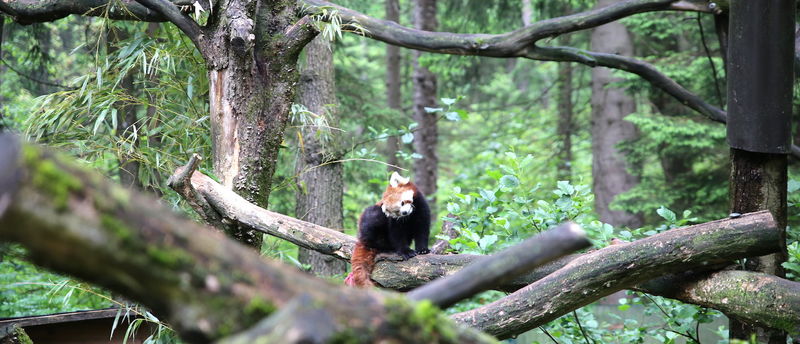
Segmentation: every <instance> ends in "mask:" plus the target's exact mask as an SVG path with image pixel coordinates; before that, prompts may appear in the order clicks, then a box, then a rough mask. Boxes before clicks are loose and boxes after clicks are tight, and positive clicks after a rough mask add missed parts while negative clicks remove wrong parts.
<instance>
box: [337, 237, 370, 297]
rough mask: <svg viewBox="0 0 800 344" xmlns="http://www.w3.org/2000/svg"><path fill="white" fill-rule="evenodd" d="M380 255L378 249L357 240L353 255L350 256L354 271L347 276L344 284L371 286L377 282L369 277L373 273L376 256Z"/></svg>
mask: <svg viewBox="0 0 800 344" xmlns="http://www.w3.org/2000/svg"><path fill="white" fill-rule="evenodd" d="M377 255H378V251H377V250H373V249H371V248H369V247H367V246H366V245H364V244H362V243H361V242H360V241H359V242H356V247H355V249H353V256H352V257H351V258H350V264H351V265H352V266H353V269H352V271H351V272H350V274H349V275H347V278H345V279H344V284H346V285H349V286H351V287H371V286H374V285H375V283H373V282H372V280H370V279H369V275H370V274H372V268H374V267H375V256H377Z"/></svg>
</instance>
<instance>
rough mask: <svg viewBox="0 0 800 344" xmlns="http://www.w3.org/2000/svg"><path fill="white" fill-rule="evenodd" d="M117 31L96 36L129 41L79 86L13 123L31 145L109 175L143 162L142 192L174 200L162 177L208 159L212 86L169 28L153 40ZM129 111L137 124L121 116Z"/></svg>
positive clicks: (135, 31)
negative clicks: (63, 152)
mask: <svg viewBox="0 0 800 344" xmlns="http://www.w3.org/2000/svg"><path fill="white" fill-rule="evenodd" d="M115 25H116V26H112V27H109V28H106V27H104V26H101V27H99V28H95V30H102V31H101V32H106V33H108V34H109V35H112V34H119V35H123V36H124V34H125V33H130V32H132V34H130V38H128V39H123V40H121V41H119V42H115V43H110V44H111V45H109V49H108V53H106V54H103V53H98V54H97V55H96V58H97V59H96V62H95V63H93V64H94V66H92V67H90V69H88V70H87V73H85V74H83V75H80V76H77V77H75V78H72V79H71V81H70V83H69V84H70V85H72V86H73V87H74V88H71V89H67V90H62V91H58V92H54V93H50V94H47V95H44V96H42V97H39V98H36V99H35V100H34V102H33V103H32V104H30V108H29V109H26V110H20V111H18V112H17V111H15V112H10V116H9V117H10V118H11V120H12V121H13V122H14V123H19V128H20V129H21V130H23V131H24V132H25V133H26V134H27V135H28V136H30V137H31V138H32V139H34V140H36V141H39V142H46V143H48V144H50V145H53V146H61V147H63V148H64V149H67V151H68V152H69V153H71V154H73V155H75V156H76V157H79V158H80V159H81V160H83V161H84V162H86V163H88V164H90V165H91V166H93V167H95V168H100V169H101V170H103V171H104V172H105V173H106V174H107V175H109V176H111V177H116V176H117V175H118V174H119V173H120V172H118V163H117V162H118V161H121V160H127V161H135V162H138V163H140V164H141V165H142V167H141V168H140V169H139V171H138V175H137V177H138V178H139V180H140V181H141V183H142V186H143V187H145V188H152V189H158V190H160V191H161V192H162V193H169V194H172V193H171V191H170V190H168V189H167V188H166V187H165V186H164V185H163V184H162V183H163V178H164V176H167V175H169V174H171V172H172V171H173V170H174V168H175V167H177V166H179V165H182V164H183V162H184V161H185V160H186V159H187V157H188V156H190V155H191V153H199V154H201V155H202V156H210V140H209V133H208V115H207V113H208V101H207V89H208V85H207V81H206V78H205V77H200V78H198V77H197V75H204V74H205V72H204V71H203V65H202V64H201V63H200V59H199V56H198V55H197V53H196V52H194V48H192V47H191V45H187V44H189V43H188V42H186V41H183V40H181V39H178V37H179V36H178V35H179V33H177V32H175V31H174V30H173V29H171V28H169V29H167V28H165V29H164V30H163V31H159V32H157V33H156V35H158V36H153V37H151V36H148V35H146V34H145V30H144V26H142V25H132V24H115ZM159 37H163V38H166V39H159ZM100 48H101V46H98V49H100ZM126 80H130V82H132V85H131V86H125V85H124V83H125V82H126ZM128 108H132V111H133V117H132V120H131V118H125V115H124V113H123V111H124V110H123V109H128ZM129 120H131V121H130V122H128V121H129ZM187 128H195V129H194V130H187ZM172 195H174V194H172ZM173 197H174V196H173ZM174 200H177V198H174Z"/></svg>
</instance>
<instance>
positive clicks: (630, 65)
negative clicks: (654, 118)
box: [525, 47, 727, 123]
mask: <svg viewBox="0 0 800 344" xmlns="http://www.w3.org/2000/svg"><path fill="white" fill-rule="evenodd" d="M525 57H527V58H530V59H534V60H541V61H566V62H578V63H581V64H584V65H587V66H589V67H598V66H599V67H608V68H614V69H619V70H624V71H626V72H630V73H633V74H636V75H638V76H640V77H641V78H642V79H645V80H647V81H649V82H650V83H651V84H652V85H653V86H656V87H658V88H660V89H662V90H663V91H664V92H667V93H668V94H669V95H671V96H673V97H675V99H677V100H678V101H680V102H681V103H683V104H684V105H686V106H688V107H689V108H691V109H693V110H695V111H697V112H699V113H701V114H703V115H705V116H706V117H708V118H709V119H711V120H713V121H716V122H720V123H725V121H726V117H727V115H726V114H725V111H722V110H720V109H719V108H717V107H715V106H713V105H711V104H709V103H706V102H705V101H703V100H702V99H701V98H700V97H698V96H697V95H695V94H694V93H691V92H689V90H687V89H685V88H683V86H681V85H680V84H678V83H677V82H675V80H672V79H670V78H669V77H667V76H666V75H664V74H662V73H661V72H659V71H658V70H657V69H656V68H655V67H653V66H652V65H651V64H649V63H647V62H644V61H640V60H637V59H634V58H631V57H626V56H621V55H615V54H606V53H598V52H592V51H588V50H583V49H577V48H572V47H534V48H533V49H530V50H529V51H528V52H527V53H526V56H525Z"/></svg>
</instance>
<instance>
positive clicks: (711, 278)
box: [634, 270, 800, 339]
mask: <svg viewBox="0 0 800 344" xmlns="http://www.w3.org/2000/svg"><path fill="white" fill-rule="evenodd" d="M634 289H635V290H640V291H644V292H646V293H649V294H653V295H659V296H664V297H669V298H673V299H677V300H681V301H684V302H688V303H693V304H696V305H700V306H704V307H711V308H714V309H717V310H720V311H722V312H723V313H725V314H728V315H732V314H737V315H742V314H746V317H745V318H746V319H747V321H749V322H752V323H755V324H758V325H760V326H769V327H774V328H777V329H781V330H784V331H789V332H790V333H794V334H795V335H797V334H800V283H798V282H793V281H789V280H785V279H783V278H779V277H776V276H774V275H769V274H764V273H759V272H750V271H740V270H723V271H718V272H714V273H711V274H708V273H688V274H677V275H668V276H665V277H662V278H657V279H654V280H651V281H648V282H646V283H643V284H640V285H638V286H636V287H635V288H634ZM742 295H747V296H746V298H744V299H742V298H741V296H742ZM734 298H735V300H734ZM741 301H745V302H741ZM740 319H742V318H741V317H740ZM748 339H749V338H748Z"/></svg>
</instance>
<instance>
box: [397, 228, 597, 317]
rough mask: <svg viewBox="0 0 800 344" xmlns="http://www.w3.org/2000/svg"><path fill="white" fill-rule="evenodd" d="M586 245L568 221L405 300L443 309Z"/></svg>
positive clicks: (423, 289)
mask: <svg viewBox="0 0 800 344" xmlns="http://www.w3.org/2000/svg"><path fill="white" fill-rule="evenodd" d="M590 245H591V243H589V240H588V239H586V233H585V232H584V231H583V230H582V229H581V228H580V226H578V225H576V224H574V223H571V222H568V223H565V224H562V225H559V226H557V227H555V228H552V229H550V230H548V231H546V232H544V233H541V234H539V235H536V236H533V237H531V238H528V239H527V240H525V241H523V242H522V243H520V244H517V245H514V246H512V247H510V248H508V249H506V250H504V251H502V252H500V253H498V254H495V255H492V256H489V257H485V258H483V259H480V260H478V261H476V262H474V263H472V264H470V265H469V266H467V267H465V268H464V269H461V271H459V272H457V273H456V274H454V275H452V276H450V277H446V278H442V279H438V280H435V281H433V282H431V283H429V284H426V285H424V286H422V287H420V288H417V289H414V290H412V291H411V292H409V293H408V298H410V299H412V300H430V301H431V302H433V304H435V305H437V306H439V307H441V308H446V307H449V306H452V305H453V304H455V303H456V302H458V301H461V300H463V299H465V298H467V297H470V296H472V295H475V294H477V293H478V292H481V291H484V290H488V289H491V288H492V287H494V286H497V285H500V284H501V283H503V282H504V281H505V280H508V279H511V278H513V277H516V276H518V275H520V274H521V273H524V272H526V271H529V270H531V269H533V268H536V267H538V266H541V265H543V264H546V263H548V262H551V261H553V260H555V259H558V258H560V257H563V256H564V255H567V254H569V253H572V252H575V251H577V250H580V249H582V248H586V247H588V246H590Z"/></svg>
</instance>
